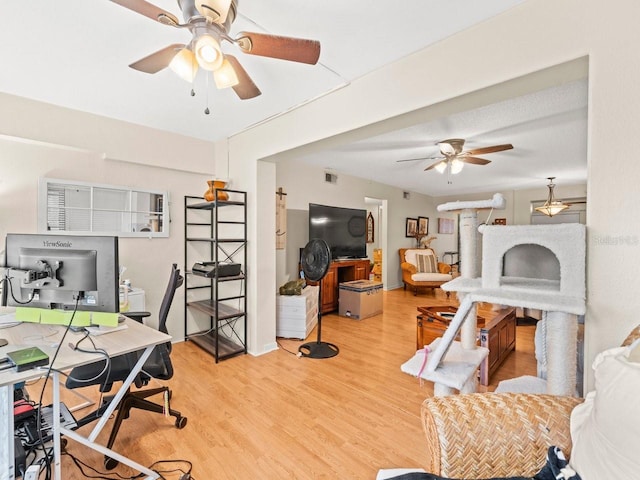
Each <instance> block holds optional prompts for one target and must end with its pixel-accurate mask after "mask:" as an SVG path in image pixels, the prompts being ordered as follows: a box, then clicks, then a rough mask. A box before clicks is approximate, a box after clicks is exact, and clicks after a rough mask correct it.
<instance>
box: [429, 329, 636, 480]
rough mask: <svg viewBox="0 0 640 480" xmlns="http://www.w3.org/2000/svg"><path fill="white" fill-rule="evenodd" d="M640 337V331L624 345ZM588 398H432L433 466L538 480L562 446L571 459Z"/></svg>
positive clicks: (448, 473)
mask: <svg viewBox="0 0 640 480" xmlns="http://www.w3.org/2000/svg"><path fill="white" fill-rule="evenodd" d="M639 337H640V326H637V327H636V328H635V329H634V330H633V331H632V332H631V333H630V334H629V336H628V337H627V338H626V339H625V341H624V342H623V343H622V345H623V346H626V345H630V344H631V343H633V341H634V340H635V339H637V338H639ZM582 401H583V399H581V398H575V397H562V396H554V395H540V394H526V393H471V394H464V395H449V396H446V397H431V398H427V399H426V400H425V401H424V402H423V404H422V425H423V427H424V431H425V434H426V437H427V451H428V455H429V461H430V464H429V465H427V466H426V470H427V471H429V472H431V473H435V474H438V475H441V476H444V477H450V478H465V479H474V478H492V477H512V476H523V477H532V476H533V475H535V474H536V473H537V472H538V471H540V469H541V468H542V466H543V465H544V463H545V459H546V454H547V449H548V447H549V446H551V445H556V446H558V447H560V448H561V449H562V451H563V452H564V453H565V454H566V455H567V456H570V455H571V447H572V444H571V436H570V431H569V419H570V416H571V411H572V410H573V408H574V407H575V406H576V405H578V404H579V403H581V402H582Z"/></svg>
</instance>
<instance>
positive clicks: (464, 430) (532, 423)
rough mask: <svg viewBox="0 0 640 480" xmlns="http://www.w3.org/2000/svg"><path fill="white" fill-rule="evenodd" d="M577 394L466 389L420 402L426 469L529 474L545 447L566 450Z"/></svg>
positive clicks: (466, 474)
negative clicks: (426, 460)
mask: <svg viewBox="0 0 640 480" xmlns="http://www.w3.org/2000/svg"><path fill="white" fill-rule="evenodd" d="M580 402H582V399H579V398H574V397H559V396H553V395H534V394H525V393H471V394H464V395H449V396H446V397H432V398H428V399H426V400H425V401H424V403H423V404H422V425H423V427H424V431H425V434H426V436H427V452H428V456H429V460H430V462H431V463H430V464H429V465H427V466H426V470H427V471H428V472H432V473H436V474H438V475H441V476H443V477H450V478H467V479H472V478H492V477H512V476H518V475H520V476H523V477H532V476H533V475H535V474H536V473H538V471H539V470H540V469H541V468H542V467H543V466H544V463H545V458H546V454H547V449H548V447H549V446H550V445H557V446H558V447H560V448H561V449H562V451H563V452H566V453H567V455H569V454H570V452H571V436H570V433H569V417H570V415H571V410H573V407H575V406H576V405H577V404H579V403H580Z"/></svg>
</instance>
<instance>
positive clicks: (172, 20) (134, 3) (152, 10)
mask: <svg viewBox="0 0 640 480" xmlns="http://www.w3.org/2000/svg"><path fill="white" fill-rule="evenodd" d="M111 1H112V2H113V3H117V4H118V5H121V6H123V7H125V8H128V9H129V10H133V11H134V12H137V13H139V14H140V15H144V16H145V17H149V18H150V19H151V20H155V21H156V22H160V23H163V24H165V25H178V24H179V23H180V21H179V20H178V18H177V17H176V16H175V15H173V14H172V13H169V12H167V11H166V10H163V9H162V8H160V7H156V6H155V5H153V4H151V3H149V2H145V0H111Z"/></svg>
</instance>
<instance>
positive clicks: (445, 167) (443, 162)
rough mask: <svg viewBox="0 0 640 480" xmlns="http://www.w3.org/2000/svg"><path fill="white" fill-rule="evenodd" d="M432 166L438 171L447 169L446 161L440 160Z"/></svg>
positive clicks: (442, 171) (441, 171)
mask: <svg viewBox="0 0 640 480" xmlns="http://www.w3.org/2000/svg"><path fill="white" fill-rule="evenodd" d="M433 168H435V169H436V170H437V171H438V173H444V171H445V170H446V169H447V162H445V161H442V162H440V163H439V164H437V165H436V166H435V167H433Z"/></svg>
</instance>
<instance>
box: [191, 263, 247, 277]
mask: <svg viewBox="0 0 640 480" xmlns="http://www.w3.org/2000/svg"><path fill="white" fill-rule="evenodd" d="M191 270H192V271H193V274H194V275H199V276H201V277H207V278H213V277H215V276H216V272H217V275H218V277H235V276H237V275H240V272H241V268H240V264H239V263H223V262H217V263H216V262H197V263H194V264H193V267H192V268H191Z"/></svg>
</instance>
